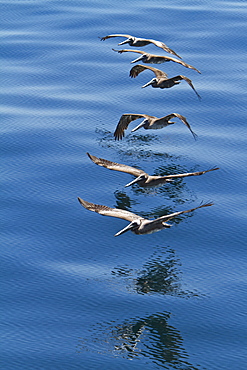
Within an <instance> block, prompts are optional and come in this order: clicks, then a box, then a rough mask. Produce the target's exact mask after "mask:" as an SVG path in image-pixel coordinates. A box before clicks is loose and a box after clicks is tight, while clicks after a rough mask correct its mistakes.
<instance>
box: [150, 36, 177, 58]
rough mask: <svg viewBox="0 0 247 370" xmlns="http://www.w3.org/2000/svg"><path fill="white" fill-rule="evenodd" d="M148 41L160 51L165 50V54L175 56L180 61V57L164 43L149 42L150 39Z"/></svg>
mask: <svg viewBox="0 0 247 370" xmlns="http://www.w3.org/2000/svg"><path fill="white" fill-rule="evenodd" d="M148 41H150V42H151V43H152V44H154V45H155V46H158V48H161V49H163V50H165V51H166V52H167V53H170V54H173V55H176V56H177V57H178V58H180V59H181V57H180V55H178V54H177V53H176V52H175V51H174V50H172V49H170V48H169V47H168V46H167V45H166V44H164V42H161V41H156V40H151V39H150V40H148Z"/></svg>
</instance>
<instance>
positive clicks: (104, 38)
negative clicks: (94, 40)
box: [100, 33, 132, 41]
mask: <svg viewBox="0 0 247 370" xmlns="http://www.w3.org/2000/svg"><path fill="white" fill-rule="evenodd" d="M111 37H126V38H129V37H132V36H131V35H123V34H121V33H119V34H114V35H108V36H104V37H100V40H101V41H105V40H107V39H110V38H111Z"/></svg>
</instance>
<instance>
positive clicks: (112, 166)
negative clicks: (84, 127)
mask: <svg viewBox="0 0 247 370" xmlns="http://www.w3.org/2000/svg"><path fill="white" fill-rule="evenodd" d="M87 155H88V156H89V158H90V159H91V161H93V162H94V163H95V164H97V165H99V166H102V167H105V168H108V169H109V170H114V171H120V172H125V173H129V174H130V175H133V176H135V177H136V178H135V179H134V180H133V181H131V182H130V183H128V184H126V185H125V187H127V186H130V185H133V184H138V185H139V186H141V187H151V186H161V185H163V184H165V183H167V182H171V181H173V179H177V178H183V177H189V176H200V175H203V174H204V173H207V172H211V171H215V170H219V168H218V167H214V168H211V169H210V170H206V171H199V172H188V173H181V174H176V175H167V176H150V175H148V174H147V173H146V172H144V171H143V170H140V169H138V168H135V167H131V166H127V165H125V164H120V163H116V162H111V161H108V160H107V159H103V158H98V157H95V156H94V155H91V154H89V153H87Z"/></svg>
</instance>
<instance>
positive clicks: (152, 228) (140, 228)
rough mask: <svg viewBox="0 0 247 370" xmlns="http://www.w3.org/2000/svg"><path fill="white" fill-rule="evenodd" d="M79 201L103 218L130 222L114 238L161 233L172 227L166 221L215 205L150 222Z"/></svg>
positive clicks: (115, 209) (210, 204)
mask: <svg viewBox="0 0 247 370" xmlns="http://www.w3.org/2000/svg"><path fill="white" fill-rule="evenodd" d="M78 200H79V202H80V204H81V205H82V206H83V207H84V208H86V209H88V210H89V211H93V212H96V213H99V214H100V215H103V216H111V217H117V218H122V219H124V220H126V221H129V222H130V223H129V225H127V226H126V227H125V228H124V229H122V230H120V231H118V232H117V233H116V234H115V235H114V236H118V235H121V234H123V233H125V232H126V231H128V230H131V231H132V232H133V233H135V234H137V235H144V234H152V233H154V232H156V231H160V230H162V229H166V228H169V227H171V226H172V225H170V224H167V223H166V221H169V220H170V219H172V218H174V217H176V216H179V215H182V214H183V213H188V212H192V211H195V210H196V209H199V208H203V207H209V206H212V205H213V203H205V204H201V205H200V206H198V207H195V208H191V209H188V210H186V211H180V212H175V213H171V214H170V215H166V216H161V217H159V218H156V219H155V220H148V219H146V218H143V217H141V216H138V215H136V214H135V213H132V212H129V211H125V210H123V209H119V208H110V207H107V206H102V205H99V204H94V203H90V202H87V201H85V200H83V199H81V198H78Z"/></svg>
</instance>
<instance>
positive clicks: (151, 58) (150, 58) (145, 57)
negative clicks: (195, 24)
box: [112, 49, 201, 73]
mask: <svg viewBox="0 0 247 370" xmlns="http://www.w3.org/2000/svg"><path fill="white" fill-rule="evenodd" d="M112 50H113V51H116V52H118V53H119V54H122V53H126V52H132V53H138V54H141V56H140V57H138V58H137V59H135V60H132V62H130V63H136V62H143V63H150V64H161V63H165V62H175V63H179V64H181V65H182V66H184V67H186V68H191V69H194V70H195V71H197V72H198V73H201V72H200V71H199V70H198V69H196V68H195V67H193V66H191V65H190V64H187V63H185V62H184V61H183V60H178V59H176V58H173V57H168V56H161V55H155V54H149V53H146V52H145V51H140V50H131V49H122V50H116V49H112Z"/></svg>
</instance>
